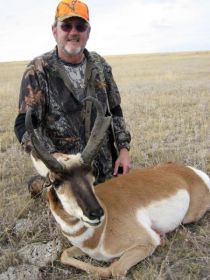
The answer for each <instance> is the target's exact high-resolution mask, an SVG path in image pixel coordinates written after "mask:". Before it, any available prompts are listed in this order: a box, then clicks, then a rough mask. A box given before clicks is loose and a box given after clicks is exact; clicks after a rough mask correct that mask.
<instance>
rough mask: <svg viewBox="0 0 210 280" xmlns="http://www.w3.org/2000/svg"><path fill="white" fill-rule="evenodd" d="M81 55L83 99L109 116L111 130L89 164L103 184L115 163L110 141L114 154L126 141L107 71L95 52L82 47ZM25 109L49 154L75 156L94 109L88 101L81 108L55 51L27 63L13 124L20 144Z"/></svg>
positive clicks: (116, 93) (83, 142)
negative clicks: (31, 114)
mask: <svg viewBox="0 0 210 280" xmlns="http://www.w3.org/2000/svg"><path fill="white" fill-rule="evenodd" d="M84 54H85V57H86V59H87V65H86V74H85V75H86V76H85V89H84V95H85V96H93V97H96V98H97V99H98V100H99V101H100V102H101V103H102V105H103V107H104V111H105V112H107V113H111V114H112V117H113V118H112V119H113V124H112V130H111V129H110V130H109V131H108V132H107V135H106V137H105V139H104V142H103V145H102V147H101V148H100V151H99V153H98V154H97V156H96V158H95V160H94V166H95V172H96V177H97V178H98V180H99V181H103V180H104V179H105V178H107V177H110V176H111V174H112V172H113V164H114V161H115V160H116V158H115V156H114V155H113V138H114V139H115V146H116V147H117V149H118V150H120V149H122V148H127V149H129V143H130V139H131V138H130V133H129V132H128V131H127V130H126V127H125V122H124V119H123V115H122V110H121V107H120V101H121V100H120V95H119V91H118V88H117V86H116V83H115V81H114V79H113V76H112V71H111V67H110V66H109V65H108V64H107V62H106V61H105V60H104V59H103V58H102V57H101V56H99V55H98V54H97V53H93V52H92V53H90V52H88V51H87V50H86V49H85V50H84ZM29 106H30V107H32V108H33V109H34V114H35V126H36V128H37V131H38V135H39V137H40V140H41V141H42V143H44V145H45V147H46V148H47V149H48V151H49V152H55V151H59V152H64V153H69V154H76V153H78V152H81V151H82V150H83V149H84V147H85V145H86V143H87V140H88V138H89V135H90V132H91V128H92V126H93V123H94V120H95V117H96V111H95V108H94V107H92V105H91V103H90V102H87V103H86V106H83V104H82V103H81V101H80V100H78V97H77V95H76V93H75V92H74V87H73V85H72V84H71V82H70V79H69V78H68V75H67V73H66V69H65V67H64V65H63V62H62V61H60V59H59V58H58V56H57V49H54V50H53V51H51V52H48V53H46V54H44V55H42V56H40V57H37V58H35V59H34V60H33V61H31V62H30V63H29V65H28V66H27V69H26V71H25V73H24V75H23V79H22V83H21V90H20V98H19V115H18V116H17V118H16V122H15V133H16V135H17V137H18V139H19V141H20V142H22V143H24V142H25V141H27V140H28V139H27V138H28V135H27V132H25V126H24V121H25V113H26V111H27V108H28V107H29Z"/></svg>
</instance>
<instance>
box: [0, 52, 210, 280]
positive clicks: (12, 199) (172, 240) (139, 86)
mask: <svg viewBox="0 0 210 280" xmlns="http://www.w3.org/2000/svg"><path fill="white" fill-rule="evenodd" d="M107 60H108V62H109V63H110V64H111V66H112V68H113V74H114V77H115V79H116V81H117V84H118V86H119V89H120V92H121V97H122V107H123V112H124V116H125V119H126V123H127V126H128V128H129V130H130V131H131V134H132V149H131V157H132V161H133V165H134V166H141V167H143V166H148V165H153V164H156V163H160V162H165V161H178V162H181V163H185V164H188V165H192V166H195V167H197V168H200V169H202V170H204V171H207V172H209V173H210V52H194V53H176V54H152V55H149V54H147V55H129V56H109V57H107ZM25 66H26V62H16V63H0V100H1V102H0V120H1V121H0V123H1V125H0V178H1V181H0V205H1V207H0V273H2V272H4V271H6V270H7V269H8V267H10V266H17V265H19V264H21V263H23V260H21V259H20V258H19V257H18V256H17V254H16V251H17V250H18V249H19V248H21V247H23V246H25V245H26V244H30V243H34V242H38V241H42V242H44V243H45V242H47V241H49V240H52V239H54V238H57V237H59V234H60V231H59V229H57V228H56V225H55V224H54V223H53V220H52V221H51V216H50V214H49V213H48V211H47V207H46V206H45V203H44V202H43V200H42V199H37V200H35V201H34V200H31V199H30V196H29V194H28V191H27V181H28V179H29V178H30V176H31V175H34V174H35V171H34V169H33V167H32V164H31V161H30V159H29V158H28V157H27V155H25V154H24V153H23V152H22V150H21V148H20V145H19V143H18V142H17V139H16V137H15V135H14V132H13V125H14V119H15V117H16V115H17V106H18V95H19V86H20V81H21V77H22V73H23V71H24V68H25ZM49 217H50V218H49ZM20 218H25V219H28V221H30V222H31V221H32V224H33V226H32V227H30V230H29V229H27V228H26V230H25V232H24V233H23V234H22V236H17V235H16V234H15V233H14V227H15V225H16V223H17V221H18V220H19V219H20ZM209 218H210V212H208V213H207V214H206V215H205V217H204V218H203V219H202V220H201V221H199V222H198V223H197V224H193V225H190V226H186V227H183V226H181V227H180V228H179V229H178V230H177V231H175V232H173V233H171V234H169V235H168V236H167V238H166V242H165V245H164V246H162V247H160V248H159V249H158V250H156V252H155V253H154V255H153V256H151V257H150V258H148V259H146V260H145V261H143V262H141V263H140V264H138V265H137V266H136V267H135V268H133V269H132V270H131V272H130V273H129V275H128V277H129V278H128V279H135V280H136V279H141V280H142V279H143V280H157V279H161V280H162V279H172V280H176V279H180V280H185V279H187V280H197V279H199V280H201V279H203V280H204V279H206V280H207V279H210V221H209ZM49 221H50V222H49ZM49 225H50V227H52V228H51V229H50V230H49ZM61 240H62V242H63V244H64V247H65V246H67V243H65V242H66V241H65V240H64V239H63V238H61ZM88 261H89V260H88ZM66 270H67V268H66V267H65V266H61V265H60V263H59V261H57V262H55V263H53V264H49V266H47V267H45V268H43V271H44V276H43V277H44V278H43V279H45V280H48V279H49V280H50V279H53V280H55V279H56V280H57V279H59V280H62V279H75V280H76V279H90V278H88V277H87V276H86V275H85V274H84V273H81V272H79V271H75V270H74V269H71V268H69V272H68V273H69V274H68V277H67V276H66V274H65V273H66V272H65V273H63V271H66ZM66 277H67V278H66ZM18 280H19V279H18ZM20 280H21V279H20Z"/></svg>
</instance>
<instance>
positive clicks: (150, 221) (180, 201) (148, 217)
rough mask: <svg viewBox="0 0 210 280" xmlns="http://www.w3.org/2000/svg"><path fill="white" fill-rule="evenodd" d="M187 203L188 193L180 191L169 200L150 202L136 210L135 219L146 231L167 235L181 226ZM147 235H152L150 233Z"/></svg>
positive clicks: (188, 199)
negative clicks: (151, 230) (150, 230)
mask: <svg viewBox="0 0 210 280" xmlns="http://www.w3.org/2000/svg"><path fill="white" fill-rule="evenodd" d="M189 203H190V196H189V193H188V192H187V191H186V190H184V189H182V190H179V191H178V192H177V193H176V194H175V195H173V196H171V197H170V198H166V199H162V200H160V201H155V202H152V203H151V204H149V205H148V206H147V207H145V208H140V209H138V211H137V219H138V221H139V222H140V223H141V224H142V225H143V226H144V227H145V228H146V229H148V228H150V229H153V230H155V231H157V232H159V233H167V232H169V231H172V230H174V229H175V228H176V227H177V226H179V225H180V224H181V222H182V221H183V219H184V217H185V215H186V213H187V210H188V208H189ZM142 218H143V219H142ZM149 234H150V235H152V234H151V232H149ZM153 235H154V234H153ZM153 239H155V236H153Z"/></svg>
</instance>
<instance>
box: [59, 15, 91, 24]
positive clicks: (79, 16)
mask: <svg viewBox="0 0 210 280" xmlns="http://www.w3.org/2000/svg"><path fill="white" fill-rule="evenodd" d="M72 17H78V18H82V19H84V20H85V21H86V22H88V23H89V21H88V20H87V19H86V18H85V17H82V16H81V15H77V14H71V15H65V16H60V17H57V18H56V19H57V20H59V21H64V20H66V19H68V18H72Z"/></svg>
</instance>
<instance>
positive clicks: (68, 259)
mask: <svg viewBox="0 0 210 280" xmlns="http://www.w3.org/2000/svg"><path fill="white" fill-rule="evenodd" d="M72 248H73V249H72ZM71 249H72V250H71ZM76 249H77V247H74V246H73V247H71V248H69V249H66V250H65V251H64V252H63V253H62V255H61V262H62V263H63V264H67V265H71V266H73V267H76V268H78V269H81V270H83V271H86V272H87V273H88V274H91V275H92V276H93V277H95V278H96V279H99V277H101V278H108V277H109V276H111V271H110V269H109V267H108V268H106V267H96V266H94V265H91V264H89V263H86V262H83V261H81V260H77V259H75V258H73V257H72V256H71V255H73V254H74V256H81V255H84V254H81V253H82V251H81V252H79V250H80V249H79V250H76ZM78 254H79V255H78Z"/></svg>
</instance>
